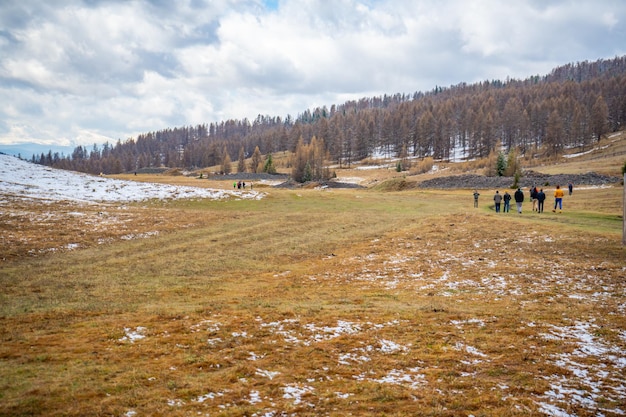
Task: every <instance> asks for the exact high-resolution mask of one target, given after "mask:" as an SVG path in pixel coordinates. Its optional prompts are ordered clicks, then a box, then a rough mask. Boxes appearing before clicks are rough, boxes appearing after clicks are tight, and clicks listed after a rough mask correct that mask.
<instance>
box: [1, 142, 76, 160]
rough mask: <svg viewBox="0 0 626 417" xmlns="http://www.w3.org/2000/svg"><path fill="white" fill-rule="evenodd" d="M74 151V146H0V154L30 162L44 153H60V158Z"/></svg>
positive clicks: (22, 144)
mask: <svg viewBox="0 0 626 417" xmlns="http://www.w3.org/2000/svg"><path fill="white" fill-rule="evenodd" d="M73 150H74V147H73V146H54V145H41V144H38V143H20V144H17V145H3V144H0V152H2V153H5V154H7V155H13V156H21V157H22V159H28V160H30V159H31V158H32V156H33V155H36V156H37V157H39V156H41V154H42V153H43V154H45V155H47V154H48V152H52V154H53V155H54V153H56V152H58V153H59V156H61V154H63V155H65V156H69V155H71V154H72V151H73Z"/></svg>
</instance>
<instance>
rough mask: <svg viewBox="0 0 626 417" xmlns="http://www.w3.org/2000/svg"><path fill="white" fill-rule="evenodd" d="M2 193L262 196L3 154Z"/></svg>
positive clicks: (99, 197)
mask: <svg viewBox="0 0 626 417" xmlns="http://www.w3.org/2000/svg"><path fill="white" fill-rule="evenodd" d="M0 195H2V196H3V200H5V199H6V198H7V197H19V198H27V199H37V200H40V201H41V200H44V201H45V200H48V201H76V202H83V203H99V202H101V203H107V202H137V201H144V200H150V199H182V198H206V199H224V198H229V197H235V198H245V199H259V198H262V196H263V194H262V193H258V192H255V191H234V190H233V191H230V190H215V189H206V188H200V187H187V186H174V185H165V184H154V183H140V182H135V181H123V180H116V179H111V178H105V177H97V176H93V175H88V174H82V173H77V172H71V171H64V170H59V169H54V168H50V167H46V166H42V165H37V164H33V163H30V162H27V161H24V160H21V159H19V158H16V157H13V156H9V155H4V154H0ZM0 203H2V200H0Z"/></svg>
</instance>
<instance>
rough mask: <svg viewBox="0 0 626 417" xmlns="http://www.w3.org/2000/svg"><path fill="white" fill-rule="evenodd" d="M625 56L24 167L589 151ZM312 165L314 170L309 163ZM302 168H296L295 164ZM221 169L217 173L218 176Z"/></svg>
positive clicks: (177, 134)
mask: <svg viewBox="0 0 626 417" xmlns="http://www.w3.org/2000/svg"><path fill="white" fill-rule="evenodd" d="M625 100H626V57H616V58H614V59H612V60H600V61H596V62H581V63H577V64H568V65H565V66H563V67H560V68H555V70H554V71H552V73H551V74H550V75H546V76H543V77H539V76H534V75H533V76H530V77H529V78H527V79H525V80H506V81H502V80H493V81H485V82H481V83H476V84H471V85H468V84H466V83H461V84H459V85H455V86H450V87H449V88H441V87H437V88H436V89H435V90H433V91H430V92H426V93H425V92H415V93H414V94H394V95H385V96H383V97H365V98H363V99H361V100H358V101H350V102H346V103H343V104H333V105H329V107H327V106H323V107H321V108H316V109H312V110H305V111H304V112H303V113H302V114H301V115H299V116H298V117H297V118H292V117H291V116H289V117H286V118H285V119H283V118H281V117H276V116H274V117H272V116H261V115H259V117H258V118H256V119H255V120H254V121H250V120H247V119H244V120H224V121H220V122H214V123H209V124H206V123H205V124H200V125H197V126H185V127H176V128H167V129H164V130H159V131H155V132H146V133H144V134H141V135H138V137H137V138H130V139H128V140H126V141H125V142H122V141H117V142H116V143H115V144H111V143H105V144H104V145H102V146H97V145H96V146H94V148H93V149H90V150H88V149H87V147H85V146H79V147H76V149H74V151H73V152H72V153H71V155H60V154H58V153H53V152H49V153H47V154H44V153H42V154H41V155H36V156H35V157H34V158H33V159H32V160H33V161H34V162H38V163H41V164H45V165H49V166H55V167H58V168H63V169H71V170H76V171H83V172H91V173H93V174H98V173H100V172H104V173H105V174H120V173H124V172H126V173H129V172H134V171H136V170H138V169H142V168H155V167H156V168H158V167H161V166H163V167H167V168H185V169H197V168H200V169H202V168H206V167H209V166H215V165H222V164H224V163H225V162H226V161H230V162H232V165H233V167H232V169H233V170H235V169H237V170H238V171H242V170H246V171H251V172H258V170H259V168H260V167H261V166H262V165H263V164H262V163H259V161H257V163H255V166H250V165H246V166H243V167H242V168H241V169H239V168H236V167H237V166H238V165H239V162H240V161H241V160H242V159H248V158H250V157H252V156H253V155H254V154H255V152H257V150H258V152H259V153H260V154H262V155H264V156H265V157H268V155H270V154H275V153H280V152H285V151H288V152H294V153H298V148H299V147H302V146H306V145H309V144H311V143H312V142H313V141H314V140H316V141H318V142H319V141H323V148H324V149H323V152H324V153H325V154H327V155H328V158H327V159H328V162H329V163H330V164H337V165H340V166H350V165H352V164H355V163H359V162H360V161H362V160H364V159H367V158H370V157H372V156H375V155H376V154H379V153H384V154H385V155H387V156H389V157H401V158H406V157H411V158H419V159H421V158H428V157H432V158H434V159H435V160H440V161H460V160H464V161H469V160H475V159H482V158H486V157H487V156H488V155H489V154H490V153H491V152H492V151H494V150H495V149H496V147H497V146H498V144H502V146H503V147H504V149H505V151H506V152H508V151H509V150H513V149H514V150H517V151H519V152H520V153H521V154H522V155H524V156H535V155H538V156H540V157H557V156H560V155H563V154H566V153H567V150H568V149H571V148H574V147H581V148H584V149H589V148H590V147H592V146H595V144H596V143H597V142H598V141H599V140H600V139H601V138H602V137H604V136H606V135H607V134H611V133H613V132H616V131H618V130H619V129H621V128H623V126H624V125H626V120H625V118H626V115H625V114H624V111H623V109H624V107H625V106H626V103H625ZM309 162H311V165H313V163H312V161H309ZM303 163H305V161H303ZM222 169H224V168H222Z"/></svg>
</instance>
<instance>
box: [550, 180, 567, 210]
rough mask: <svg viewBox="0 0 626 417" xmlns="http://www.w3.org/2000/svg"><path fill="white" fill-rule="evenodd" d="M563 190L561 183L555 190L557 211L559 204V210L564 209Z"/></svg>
mask: <svg viewBox="0 0 626 417" xmlns="http://www.w3.org/2000/svg"><path fill="white" fill-rule="evenodd" d="M563 195H564V193H563V190H562V189H561V186H560V185H557V186H556V190H554V210H552V211H553V212H556V208H557V206H558V207H559V211H561V210H563Z"/></svg>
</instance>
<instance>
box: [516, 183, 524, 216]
mask: <svg viewBox="0 0 626 417" xmlns="http://www.w3.org/2000/svg"><path fill="white" fill-rule="evenodd" d="M513 198H514V199H515V205H517V213H518V214H522V203H523V202H524V192H523V191H522V189H521V188H518V189H517V191H515V194H513Z"/></svg>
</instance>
